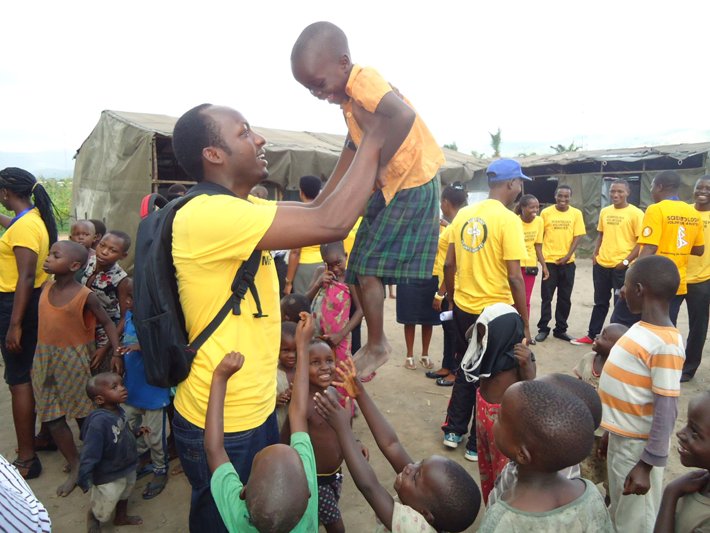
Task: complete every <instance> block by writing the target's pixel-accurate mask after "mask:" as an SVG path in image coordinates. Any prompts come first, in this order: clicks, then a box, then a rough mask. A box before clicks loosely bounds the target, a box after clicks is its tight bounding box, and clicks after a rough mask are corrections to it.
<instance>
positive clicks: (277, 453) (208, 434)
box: [205, 313, 318, 533]
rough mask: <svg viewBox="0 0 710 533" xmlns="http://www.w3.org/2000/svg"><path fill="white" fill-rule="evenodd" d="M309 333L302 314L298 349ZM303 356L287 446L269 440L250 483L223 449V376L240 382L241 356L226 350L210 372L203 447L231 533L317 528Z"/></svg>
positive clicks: (309, 325)
mask: <svg viewBox="0 0 710 533" xmlns="http://www.w3.org/2000/svg"><path fill="white" fill-rule="evenodd" d="M312 336H313V321H312V318H310V316H309V315H308V314H307V313H304V314H303V318H302V320H301V322H300V323H299V324H298V329H297V331H296V346H297V347H298V351H299V352H300V353H304V352H305V351H306V350H307V349H308V348H307V347H308V344H309V342H310V339H311V338H312ZM307 361H308V360H307V358H306V357H298V358H297V360H296V375H295V378H294V380H293V394H292V396H291V403H290V404H289V417H290V419H291V429H292V430H293V433H292V434H291V446H285V445H283V444H273V445H271V446H267V447H266V448H264V449H263V450H261V451H260V452H259V453H257V454H256V455H255V457H254V461H253V462H252V468H251V475H250V477H249V484H248V485H244V484H243V483H242V482H241V480H240V479H239V474H237V471H236V470H235V469H234V466H233V465H232V463H231V462H230V460H229V456H228V455H227V451H226V450H225V449H224V398H225V395H226V394H227V381H228V380H229V379H230V378H232V376H234V375H235V374H236V376H235V377H234V378H232V379H235V380H236V381H237V383H239V381H238V380H239V374H238V372H239V370H240V369H241V368H242V365H243V364H244V356H243V355H242V354H239V353H234V352H232V353H230V354H227V355H226V356H225V357H224V359H222V361H221V362H220V363H219V365H217V368H215V370H214V374H213V377H212V385H211V387H210V398H209V404H208V407H207V420H206V422H205V452H206V454H207V462H208V464H209V467H210V471H211V472H212V480H211V482H210V485H211V490H212V496H213V497H214V499H215V503H216V504H217V509H218V510H219V514H220V516H221V517H222V520H223V521H224V524H225V525H226V526H227V529H228V530H229V531H230V533H251V532H257V531H295V532H299V533H311V532H315V531H317V530H318V484H317V481H316V461H315V457H314V455H313V447H312V446H311V439H310V437H309V436H308V433H306V430H307V429H308V423H307V422H306V413H307V410H308V394H309V392H308V363H307Z"/></svg>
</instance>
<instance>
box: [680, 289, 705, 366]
mask: <svg viewBox="0 0 710 533" xmlns="http://www.w3.org/2000/svg"><path fill="white" fill-rule="evenodd" d="M685 302H686V304H687V305H688V325H689V330H688V342H687V343H686V346H685V363H684V364H683V375H684V376H687V377H691V378H692V377H693V376H694V375H695V372H696V371H697V370H698V367H699V366H700V361H701V359H702V357H703V347H704V346H705V338H706V337H707V334H708V309H709V308H710V279H709V280H706V281H701V282H700V283H688V294H686V295H685Z"/></svg>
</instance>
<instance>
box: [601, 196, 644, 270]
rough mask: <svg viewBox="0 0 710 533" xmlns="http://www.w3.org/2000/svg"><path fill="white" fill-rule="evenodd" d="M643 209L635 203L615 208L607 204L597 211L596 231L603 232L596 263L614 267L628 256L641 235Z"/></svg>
mask: <svg viewBox="0 0 710 533" xmlns="http://www.w3.org/2000/svg"><path fill="white" fill-rule="evenodd" d="M642 224H643V211H641V210H640V209H639V208H638V207H636V206H635V205H631V204H629V205H627V206H626V207H623V208H621V209H617V208H616V207H614V206H613V205H610V206H607V207H605V208H604V209H602V210H601V211H600V212H599V224H597V231H601V232H602V233H604V236H603V237H602V244H601V246H600V247H599V254H598V255H597V263H599V264H600V265H601V266H603V267H605V268H614V267H615V266H616V265H618V264H619V263H621V262H622V261H623V260H624V259H626V258H627V257H628V255H629V254H630V253H631V250H633V249H634V246H636V241H637V240H638V238H639V235H641V227H642Z"/></svg>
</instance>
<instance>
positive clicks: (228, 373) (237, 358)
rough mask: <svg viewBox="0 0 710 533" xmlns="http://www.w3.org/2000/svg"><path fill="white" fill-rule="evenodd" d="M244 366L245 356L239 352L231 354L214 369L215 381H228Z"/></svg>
mask: <svg viewBox="0 0 710 533" xmlns="http://www.w3.org/2000/svg"><path fill="white" fill-rule="evenodd" d="M242 366H244V356H243V355H242V354H240V353H239V352H229V353H228V354H227V355H225V356H224V358H222V360H221V361H220V362H219V364H218V365H217V368H215V369H214V374H213V379H223V380H224V381H227V380H228V379H229V378H231V377H232V376H233V375H234V374H236V373H237V372H239V370H241V368H242Z"/></svg>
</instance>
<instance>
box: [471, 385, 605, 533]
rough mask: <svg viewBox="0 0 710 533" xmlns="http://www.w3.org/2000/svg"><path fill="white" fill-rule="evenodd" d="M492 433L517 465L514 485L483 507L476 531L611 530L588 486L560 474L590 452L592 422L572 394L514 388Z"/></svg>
mask: <svg viewBox="0 0 710 533" xmlns="http://www.w3.org/2000/svg"><path fill="white" fill-rule="evenodd" d="M493 430H494V436H495V442H496V446H497V447H498V449H499V450H501V451H502V452H503V453H504V454H505V455H506V456H508V457H509V458H510V459H511V460H513V461H515V462H516V463H517V465H518V480H517V483H516V484H515V486H514V488H512V489H511V490H508V491H507V492H504V493H503V494H502V497H501V499H500V500H498V501H497V502H496V503H495V504H493V505H492V506H490V507H489V509H488V511H487V512H486V515H485V517H484V519H483V523H482V524H481V528H480V529H479V531H480V532H482V533H491V532H494V531H499V532H508V531H574V532H587V531H588V532H590V533H591V532H599V531H601V532H609V533H611V532H613V531H614V529H613V526H612V524H611V520H610V518H609V513H608V512H607V510H606V506H605V505H604V500H602V497H601V495H600V494H599V492H598V491H597V489H596V488H595V487H594V484H593V483H592V482H590V481H587V480H584V479H568V478H566V477H565V476H563V475H562V474H560V470H562V469H564V468H566V467H569V466H572V465H575V464H577V463H579V462H580V461H581V460H582V459H584V458H585V457H586V456H587V455H588V454H589V451H590V449H591V447H592V441H593V437H594V418H593V416H592V412H591V410H590V408H589V406H588V405H586V404H585V402H584V401H582V400H581V399H580V398H579V397H578V396H577V395H576V394H572V393H570V392H569V391H568V390H566V389H565V388H563V387H561V386H556V385H553V384H551V383H546V382H544V381H541V380H534V381H521V382H518V383H515V384H513V385H511V386H510V387H509V388H508V389H507V390H506V392H505V394H504V395H503V401H502V403H501V411H500V416H499V417H498V420H497V421H496V423H495V425H494V427H493Z"/></svg>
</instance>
